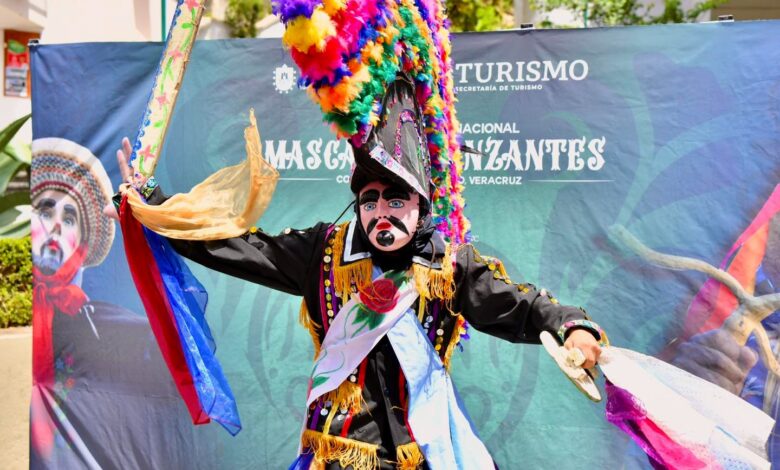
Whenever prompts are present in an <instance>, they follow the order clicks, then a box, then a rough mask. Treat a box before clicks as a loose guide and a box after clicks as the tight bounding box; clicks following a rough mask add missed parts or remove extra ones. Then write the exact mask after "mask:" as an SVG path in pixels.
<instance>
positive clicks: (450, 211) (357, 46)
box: [272, 0, 469, 243]
mask: <svg viewBox="0 0 780 470" xmlns="http://www.w3.org/2000/svg"><path fill="white" fill-rule="evenodd" d="M272 3H273V9H274V13H276V14H277V15H279V17H280V18H281V19H282V21H283V22H284V23H285V26H286V31H285V34H284V43H285V44H286V45H287V46H288V47H290V49H291V54H292V57H293V60H294V61H295V62H296V64H298V67H299V68H300V70H301V83H302V84H303V85H305V86H307V87H308V90H309V92H310V94H311V96H312V98H313V99H314V100H315V101H316V102H317V103H318V104H319V105H320V107H321V109H322V112H323V113H324V119H325V121H326V122H328V123H330V124H331V125H332V126H333V128H334V130H335V132H336V134H337V136H338V137H344V138H350V139H352V140H353V143H354V144H356V145H360V143H361V141H362V139H363V137H364V136H365V135H366V134H367V132H368V131H369V130H370V128H371V126H372V125H374V124H376V122H377V121H378V119H379V115H380V112H381V106H382V102H381V99H382V96H383V95H384V92H385V89H386V87H387V85H388V84H389V83H390V82H392V81H393V80H394V79H395V77H396V74H397V73H398V72H405V73H406V74H408V75H409V76H410V77H411V78H412V79H413V80H414V81H415V84H416V88H417V95H418V96H417V99H418V101H419V102H420V105H421V107H422V111H423V114H424V122H423V125H424V130H425V134H426V137H427V140H428V149H429V152H430V155H431V175H432V177H433V182H434V185H435V186H436V190H435V192H434V194H433V195H432V202H433V215H434V218H435V222H436V225H437V227H438V228H439V230H440V231H441V232H442V233H444V235H445V236H447V237H448V238H449V239H450V240H451V241H453V242H456V243H461V242H464V241H467V240H468V238H469V222H468V220H467V219H466V217H465V215H464V213H463V207H464V201H463V197H462V191H463V178H462V177H461V173H462V171H463V160H462V155H461V152H460V138H459V135H458V121H457V119H456V117H455V107H454V105H455V92H454V87H453V85H454V83H453V78H452V63H451V60H450V33H449V31H448V29H447V20H446V17H445V14H444V7H443V6H442V4H441V2H439V1H434V0H287V1H285V0H274V1H273V2H272Z"/></svg>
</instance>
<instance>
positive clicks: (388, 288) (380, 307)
mask: <svg viewBox="0 0 780 470" xmlns="http://www.w3.org/2000/svg"><path fill="white" fill-rule="evenodd" d="M360 300H362V301H363V305H365V306H366V307H367V308H368V309H370V310H372V311H374V312H376V313H387V312H389V311H390V310H392V309H393V307H395V304H397V303H398V287H396V285H395V283H394V282H393V281H392V280H390V279H386V278H385V279H378V280H376V281H374V282H373V283H372V284H371V286H369V288H368V289H365V290H363V291H361V292H360Z"/></svg>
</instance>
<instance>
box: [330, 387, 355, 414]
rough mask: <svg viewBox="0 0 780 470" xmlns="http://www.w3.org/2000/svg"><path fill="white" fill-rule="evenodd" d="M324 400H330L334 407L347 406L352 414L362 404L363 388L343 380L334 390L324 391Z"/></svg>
mask: <svg viewBox="0 0 780 470" xmlns="http://www.w3.org/2000/svg"><path fill="white" fill-rule="evenodd" d="M324 400H325V401H330V402H332V403H333V406H334V407H335V408H336V409H339V410H340V409H342V408H349V410H350V411H351V412H352V414H355V413H357V412H359V411H360V408H361V407H362V404H363V389H362V388H361V387H360V385H358V384H355V383H352V382H350V381H349V380H345V381H344V382H342V383H341V385H339V387H338V388H337V389H336V390H331V391H330V392H328V393H326V394H325V398H324Z"/></svg>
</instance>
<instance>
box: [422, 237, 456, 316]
mask: <svg viewBox="0 0 780 470" xmlns="http://www.w3.org/2000/svg"><path fill="white" fill-rule="evenodd" d="M451 250H452V249H451V247H450V246H449V245H447V250H446V251H445V252H444V257H443V258H442V260H441V269H433V268H431V267H427V266H422V265H419V264H416V263H414V264H412V273H413V274H414V282H415V285H416V286H417V291H418V292H419V293H420V301H421V302H425V301H426V300H427V299H431V298H435V299H441V300H450V299H452V296H453V295H454V294H455V280H454V278H453V272H452V253H451Z"/></svg>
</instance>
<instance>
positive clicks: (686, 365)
mask: <svg viewBox="0 0 780 470" xmlns="http://www.w3.org/2000/svg"><path fill="white" fill-rule="evenodd" d="M757 361H758V356H757V355H756V353H755V352H754V351H753V350H752V349H750V348H748V347H747V346H740V345H739V344H737V342H736V341H734V337H733V336H731V335H730V334H729V332H728V331H725V330H722V329H717V330H712V331H707V332H705V333H700V334H698V335H695V336H692V337H691V339H690V340H688V341H686V342H684V343H682V344H680V346H678V348H677V353H676V355H675V357H674V358H673V359H672V361H671V362H672V364H674V365H675V366H677V367H679V368H681V369H684V370H687V371H688V372H690V373H691V374H693V375H695V376H697V377H701V378H702V379H704V380H707V381H709V382H712V383H714V384H715V385H719V386H721V387H723V388H725V389H726V390H728V391H730V392H731V393H734V394H736V395H739V392H740V391H742V386H743V385H744V383H745V377H747V374H748V372H750V369H752V368H753V366H755V365H756V362H757Z"/></svg>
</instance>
